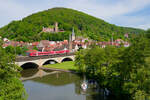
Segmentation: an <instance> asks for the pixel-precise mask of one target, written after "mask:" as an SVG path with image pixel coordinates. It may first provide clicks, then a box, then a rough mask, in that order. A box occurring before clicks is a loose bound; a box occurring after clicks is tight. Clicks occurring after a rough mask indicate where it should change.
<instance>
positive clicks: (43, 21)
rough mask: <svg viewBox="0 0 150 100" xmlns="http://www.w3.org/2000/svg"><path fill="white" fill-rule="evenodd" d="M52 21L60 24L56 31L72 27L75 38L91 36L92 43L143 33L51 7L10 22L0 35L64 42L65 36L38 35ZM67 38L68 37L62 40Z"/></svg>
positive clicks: (19, 38)
mask: <svg viewBox="0 0 150 100" xmlns="http://www.w3.org/2000/svg"><path fill="white" fill-rule="evenodd" d="M55 22H58V23H59V29H64V30H65V31H66V32H69V33H71V31H72V27H74V29H75V32H76V34H77V35H82V36H86V37H90V38H91V39H94V40H101V39H102V40H109V39H110V38H111V36H112V33H114V39H116V38H122V39H123V38H124V36H123V35H124V34H125V33H143V32H145V31H144V30H141V29H135V28H127V27H119V26H116V25H113V24H109V23H107V22H105V21H103V20H101V19H98V18H95V17H93V16H90V15H88V14H85V13H82V12H79V11H76V10H72V9H68V8H53V9H49V10H45V11H42V12H38V13H35V14H32V15H30V16H28V17H26V18H24V19H22V20H20V21H12V22H11V23H10V24H8V25H6V26H4V27H3V28H1V29H0V35H1V36H2V37H7V38H9V39H15V40H18V41H37V40H41V39H44V40H45V39H47V38H48V37H49V39H50V40H59V39H60V40H62V39H64V38H63V37H64V35H55V34H51V35H50V34H47V33H45V34H41V31H42V28H43V27H49V26H52V25H53V24H54V23H55ZM58 34H61V33H58ZM62 34H63V33H62ZM64 34H65V33H64ZM57 36H58V38H57ZM65 36H66V35H65ZM68 37H69V36H68V35H67V37H65V39H66V38H68ZM100 38H101V39H100Z"/></svg>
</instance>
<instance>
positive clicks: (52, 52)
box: [29, 50, 69, 56]
mask: <svg viewBox="0 0 150 100" xmlns="http://www.w3.org/2000/svg"><path fill="white" fill-rule="evenodd" d="M63 53H69V50H60V51H49V52H32V53H30V54H29V56H46V55H53V54H63Z"/></svg>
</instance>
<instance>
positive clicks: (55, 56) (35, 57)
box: [16, 53, 75, 62]
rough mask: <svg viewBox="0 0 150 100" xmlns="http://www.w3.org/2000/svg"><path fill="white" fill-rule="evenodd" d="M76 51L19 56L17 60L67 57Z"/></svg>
mask: <svg viewBox="0 0 150 100" xmlns="http://www.w3.org/2000/svg"><path fill="white" fill-rule="evenodd" d="M73 55H75V53H64V54H54V55H46V56H34V57H29V56H25V57H17V58H16V62H23V61H32V60H38V59H48V58H57V57H65V56H73Z"/></svg>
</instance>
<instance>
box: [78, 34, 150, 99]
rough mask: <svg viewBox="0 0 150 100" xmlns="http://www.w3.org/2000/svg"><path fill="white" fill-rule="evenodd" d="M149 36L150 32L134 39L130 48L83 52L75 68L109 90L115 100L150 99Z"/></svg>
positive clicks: (96, 48)
mask: <svg viewBox="0 0 150 100" xmlns="http://www.w3.org/2000/svg"><path fill="white" fill-rule="evenodd" d="M149 36H150V32H148V34H146V35H145V34H140V35H139V34H138V35H136V36H134V37H132V39H131V40H130V42H131V45H130V47H128V48H125V47H120V48H117V47H114V46H107V47H106V48H99V47H97V46H94V47H93V48H91V49H86V50H80V51H79V52H77V53H76V54H77V55H76V60H75V65H76V66H77V67H78V69H79V70H80V72H84V73H85V74H86V75H87V76H88V77H90V78H93V79H95V80H97V81H98V83H99V85H100V87H101V88H103V89H105V88H107V89H108V90H109V93H110V94H109V96H113V99H114V100H150V85H149V84H150V46H149V44H150V37H149Z"/></svg>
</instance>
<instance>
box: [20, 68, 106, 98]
mask: <svg viewBox="0 0 150 100" xmlns="http://www.w3.org/2000/svg"><path fill="white" fill-rule="evenodd" d="M21 75H22V80H23V84H24V88H25V89H26V92H27V94H28V100H106V98H105V97H104V96H103V95H102V94H100V92H99V91H98V88H97V87H96V88H95V87H94V86H95V85H94V86H92V85H89V86H88V89H87V90H86V91H84V90H82V89H81V88H80V85H81V83H82V82H83V78H81V77H80V76H78V75H77V74H72V73H67V72H57V71H43V70H37V69H25V70H23V71H22V72H21Z"/></svg>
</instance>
